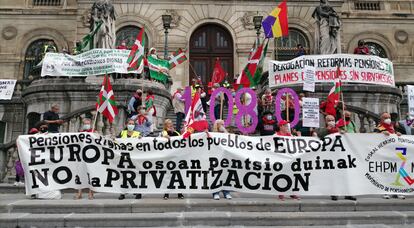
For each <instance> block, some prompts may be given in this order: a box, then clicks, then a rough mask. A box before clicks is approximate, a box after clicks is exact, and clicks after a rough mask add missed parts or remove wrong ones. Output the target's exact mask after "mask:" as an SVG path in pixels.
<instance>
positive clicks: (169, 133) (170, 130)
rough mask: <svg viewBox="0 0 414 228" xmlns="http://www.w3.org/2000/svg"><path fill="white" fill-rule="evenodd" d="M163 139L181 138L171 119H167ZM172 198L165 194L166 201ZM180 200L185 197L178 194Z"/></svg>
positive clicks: (162, 133)
mask: <svg viewBox="0 0 414 228" xmlns="http://www.w3.org/2000/svg"><path fill="white" fill-rule="evenodd" d="M161 135H162V137H165V138H168V139H170V137H173V136H180V133H179V132H178V131H176V130H175V129H174V125H173V122H172V121H171V120H170V119H166V120H165V121H164V127H163V129H162V132H161ZM169 198H170V194H167V193H166V194H164V199H165V200H168V199H169ZM178 198H179V199H184V195H183V194H182V193H178Z"/></svg>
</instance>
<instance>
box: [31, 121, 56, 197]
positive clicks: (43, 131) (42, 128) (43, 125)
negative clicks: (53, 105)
mask: <svg viewBox="0 0 414 228" xmlns="http://www.w3.org/2000/svg"><path fill="white" fill-rule="evenodd" d="M36 126H37V129H38V130H39V132H38V133H37V134H38V135H47V134H48V133H49V132H48V124H47V122H46V121H44V120H43V121H39V122H38V123H37V124H36ZM31 198H32V199H61V198H62V193H61V192H60V191H59V190H52V191H47V192H46V191H45V192H41V193H38V194H35V195H32V196H31Z"/></svg>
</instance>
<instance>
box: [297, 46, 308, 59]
mask: <svg viewBox="0 0 414 228" xmlns="http://www.w3.org/2000/svg"><path fill="white" fill-rule="evenodd" d="M302 55H306V51H305V48H303V46H302V44H298V45H296V53H295V57H299V56H302Z"/></svg>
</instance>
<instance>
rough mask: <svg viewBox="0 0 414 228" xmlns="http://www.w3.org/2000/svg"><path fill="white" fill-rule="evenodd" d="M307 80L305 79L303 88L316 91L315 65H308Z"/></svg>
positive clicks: (306, 69) (306, 70)
mask: <svg viewBox="0 0 414 228" xmlns="http://www.w3.org/2000/svg"><path fill="white" fill-rule="evenodd" d="M304 71H305V80H304V81H303V90H304V91H309V92H315V67H309V66H306V67H305V69H304Z"/></svg>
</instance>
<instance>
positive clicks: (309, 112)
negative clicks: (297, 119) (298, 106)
mask: <svg viewBox="0 0 414 228" xmlns="http://www.w3.org/2000/svg"><path fill="white" fill-rule="evenodd" d="M302 119H303V122H302V125H303V126H304V127H316V128H319V99H318V98H310V97H304V98H302Z"/></svg>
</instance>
